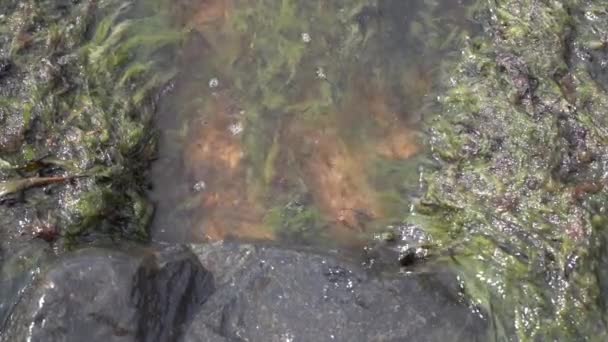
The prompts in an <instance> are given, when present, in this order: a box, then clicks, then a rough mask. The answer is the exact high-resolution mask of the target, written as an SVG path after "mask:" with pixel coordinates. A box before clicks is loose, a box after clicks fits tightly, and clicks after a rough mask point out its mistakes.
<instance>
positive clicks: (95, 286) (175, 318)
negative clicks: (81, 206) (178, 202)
mask: <svg viewBox="0 0 608 342" xmlns="http://www.w3.org/2000/svg"><path fill="white" fill-rule="evenodd" d="M127 250H128V251H127ZM213 291H214V282H213V277H212V275H211V274H210V273H209V272H208V271H206V270H205V269H204V268H203V267H202V266H201V264H200V263H199V262H198V260H197V259H196V257H195V256H193V255H192V254H191V253H190V252H189V251H188V250H187V249H185V248H182V247H176V246H174V247H165V248H161V249H153V248H141V247H136V248H132V247H131V248H128V249H127V248H125V251H119V250H109V249H105V248H86V249H83V250H80V251H77V252H74V253H71V254H68V255H66V256H64V257H62V258H60V259H59V260H58V261H57V262H54V263H52V264H51V265H49V266H48V267H46V268H44V270H43V271H42V272H41V275H40V276H39V277H38V278H37V279H36V280H35V281H34V282H33V284H32V285H31V287H30V288H29V289H27V290H26V291H25V294H24V295H23V297H22V299H21V300H20V301H19V302H18V303H17V304H16V306H15V308H14V310H13V312H12V315H11V316H10V317H9V319H8V320H7V321H6V323H5V326H4V327H3V329H2V334H0V341H176V340H177V339H178V337H179V336H180V334H181V331H182V328H183V326H184V324H185V323H187V322H188V320H189V319H190V318H191V316H193V314H194V313H195V310H196V309H197V308H198V307H199V306H200V304H202V303H203V302H204V301H205V300H206V299H207V298H208V297H209V295H211V294H212V293H213Z"/></svg>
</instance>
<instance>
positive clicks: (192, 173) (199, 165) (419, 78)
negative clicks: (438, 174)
mask: <svg viewBox="0 0 608 342" xmlns="http://www.w3.org/2000/svg"><path fill="white" fill-rule="evenodd" d="M464 11H465V9H464V5H463V4H461V3H460V2H455V1H407V2H403V1H394V0H393V1H390V0H389V1H382V0H379V1H370V0H358V1H332V2H327V1H298V0H284V1H258V2H254V3H253V2H250V1H238V0H232V1H230V0H212V1H202V0H199V1H196V0H187V1H179V2H177V4H175V5H174V6H173V13H172V15H174V17H175V20H176V21H177V25H180V26H183V27H184V29H185V30H186V31H187V32H189V33H188V34H189V35H190V36H191V37H190V38H191V39H188V43H187V44H186V45H185V46H184V47H183V51H181V54H180V58H179V63H180V65H179V69H180V70H181V72H180V75H179V77H178V78H177V80H176V81H175V82H174V83H173V86H172V88H171V89H170V91H167V92H166V94H165V95H164V96H163V97H162V100H161V104H160V107H159V108H160V109H159V114H158V121H159V126H160V129H161V140H160V141H161V142H160V151H159V157H158V160H157V161H156V163H155V164H154V166H153V170H152V177H151V178H152V179H153V182H154V189H153V191H152V194H151V195H152V198H153V200H154V201H155V202H156V204H157V211H156V215H155V221H154V224H153V229H152V232H153V236H154V238H155V239H157V240H168V241H180V242H191V241H216V240H224V239H238V240H244V241H251V240H255V241H260V240H261V241H274V242H280V243H284V244H287V245H311V244H312V245H315V246H323V247H329V246H341V247H353V246H355V247H356V246H360V245H362V244H364V243H366V242H367V241H369V240H370V238H371V237H372V236H373V235H374V234H376V233H378V232H381V231H382V230H383V229H384V228H385V227H387V226H388V225H394V224H399V223H400V222H401V220H402V219H403V217H404V216H405V215H407V213H408V212H409V209H410V205H411V204H410V203H411V199H412V197H413V196H415V195H416V193H417V190H418V187H419V182H418V178H419V174H420V171H421V168H423V165H424V163H425V160H424V158H423V157H422V155H423V153H422V152H423V150H424V142H423V141H422V140H421V135H420V134H419V125H420V122H421V120H423V119H424V117H425V116H427V115H430V114H431V112H432V105H431V104H432V96H433V95H432V93H433V91H434V89H435V84H436V81H437V78H438V76H439V75H440V70H441V65H442V60H443V59H445V58H449V56H450V55H451V54H453V52H454V50H455V43H456V42H458V41H459V40H460V39H462V37H464V36H465V35H466V29H467V28H469V26H470V25H471V24H470V23H469V22H468V21H467V20H466V19H465V17H466V15H465V13H464Z"/></svg>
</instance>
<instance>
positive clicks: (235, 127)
mask: <svg viewBox="0 0 608 342" xmlns="http://www.w3.org/2000/svg"><path fill="white" fill-rule="evenodd" d="M228 130H229V131H230V133H232V135H238V134H240V133H241V132H243V124H242V123H240V122H237V123H233V124H232V125H230V126H228Z"/></svg>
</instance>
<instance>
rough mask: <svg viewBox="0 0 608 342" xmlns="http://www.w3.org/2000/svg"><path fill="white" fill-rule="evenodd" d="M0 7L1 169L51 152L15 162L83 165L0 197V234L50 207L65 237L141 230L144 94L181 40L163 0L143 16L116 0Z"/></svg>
mask: <svg viewBox="0 0 608 342" xmlns="http://www.w3.org/2000/svg"><path fill="white" fill-rule="evenodd" d="M153 5H154V4H152V3H150V4H148V6H153ZM156 6H158V4H156ZM0 8H2V9H3V10H4V14H3V16H2V19H1V20H0V26H1V27H2V29H3V30H2V32H4V33H2V35H1V37H0V57H1V58H2V59H3V61H8V62H7V63H10V65H11V68H10V69H9V70H8V72H6V73H4V74H3V75H2V77H1V78H0V83H1V85H0V112H2V113H6V115H2V116H1V117H0V121H2V120H3V125H2V129H0V134H1V135H2V137H3V138H2V139H3V141H6V143H5V144H3V145H2V146H0V156H1V158H2V159H3V161H4V162H5V164H7V166H9V167H7V168H4V169H3V172H2V177H3V179H6V180H12V179H15V178H19V177H21V176H23V175H24V174H23V170H22V169H21V168H19V165H26V164H28V163H31V162H32V161H34V160H39V159H40V158H46V159H47V160H48V159H50V158H48V157H49V156H50V157H52V158H54V159H55V160H56V162H54V163H40V164H39V165H38V167H37V168H34V169H31V170H27V171H26V172H25V173H26V174H28V175H36V174H44V175H56V176H60V175H68V176H69V175H70V174H87V175H88V176H89V177H87V178H82V179H76V180H74V181H73V182H71V184H66V185H64V186H55V187H53V188H51V189H50V190H49V191H51V192H52V194H50V195H49V194H45V193H44V192H43V191H34V190H32V191H28V193H27V194H26V195H25V196H24V197H23V198H22V199H21V200H19V201H17V203H15V204H13V205H12V206H10V207H8V206H2V207H0V212H2V214H0V215H1V216H2V217H3V219H2V225H3V230H6V231H3V234H4V235H6V236H13V237H16V236H18V234H19V231H20V230H21V229H22V227H19V222H27V221H28V220H27V219H24V218H21V219H20V218H19V217H27V216H28V215H29V213H30V212H32V211H34V212H40V211H44V210H48V211H50V212H52V216H53V219H54V220H55V221H56V222H57V225H59V226H60V228H61V230H63V231H64V233H65V234H64V235H65V236H66V237H67V240H66V241H67V242H69V243H74V242H78V241H81V240H83V239H84V240H87V239H89V238H86V236H95V235H99V236H100V237H102V236H108V237H113V238H116V237H124V238H132V239H146V238H147V225H148V223H149V222H150V219H151V210H152V209H151V205H150V204H149V203H148V202H147V200H146V199H145V195H144V191H145V180H144V176H145V170H146V168H147V165H148V163H149V161H150V160H151V159H152V158H153V157H154V154H155V146H156V145H155V143H154V140H155V133H154V130H153V125H152V119H153V114H154V111H155V97H154V96H155V94H157V93H158V92H159V91H160V90H161V89H162V87H164V86H165V85H166V84H167V83H168V82H169V81H170V80H171V79H172V78H173V77H174V76H175V74H176V71H175V69H174V68H172V67H170V66H171V65H173V64H174V63H173V58H174V57H173V55H174V51H175V50H176V49H177V48H178V47H179V46H180V44H181V43H182V42H183V40H182V38H183V34H182V33H181V32H180V31H179V30H176V29H173V28H172V27H171V24H170V22H169V18H168V15H167V13H168V10H169V9H168V7H167V8H165V9H164V11H162V10H159V8H156V12H155V13H154V15H149V16H141V15H140V14H138V13H143V11H141V9H138V11H137V12H135V11H134V5H133V3H130V2H126V1H105V2H103V3H97V2H80V3H72V2H70V3H67V2H65V1H59V2H57V1H9V0H6V1H2V2H1V3H0ZM41 160H42V159H41ZM24 215H25V216H24ZM45 216H46V215H45ZM10 240H11V239H5V242H8V241H10Z"/></svg>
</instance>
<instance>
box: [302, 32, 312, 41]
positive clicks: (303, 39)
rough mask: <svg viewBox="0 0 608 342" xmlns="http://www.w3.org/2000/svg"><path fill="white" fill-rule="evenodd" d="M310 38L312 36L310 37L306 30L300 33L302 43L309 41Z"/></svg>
mask: <svg viewBox="0 0 608 342" xmlns="http://www.w3.org/2000/svg"><path fill="white" fill-rule="evenodd" d="M311 40H312V38H311V37H310V34H308V33H307V32H304V33H302V41H303V42H304V43H310V41H311Z"/></svg>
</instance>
